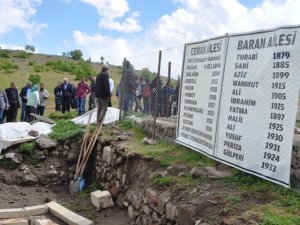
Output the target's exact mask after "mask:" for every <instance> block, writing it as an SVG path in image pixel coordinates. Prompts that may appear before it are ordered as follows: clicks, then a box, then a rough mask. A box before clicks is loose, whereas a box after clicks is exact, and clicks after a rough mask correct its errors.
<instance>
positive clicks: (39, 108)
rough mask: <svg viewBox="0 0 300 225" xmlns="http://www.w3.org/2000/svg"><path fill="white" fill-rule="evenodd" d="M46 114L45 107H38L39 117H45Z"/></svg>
mask: <svg viewBox="0 0 300 225" xmlns="http://www.w3.org/2000/svg"><path fill="white" fill-rule="evenodd" d="M44 112H45V106H41V105H38V106H37V109H36V113H37V114H38V115H41V116H43V115H44Z"/></svg>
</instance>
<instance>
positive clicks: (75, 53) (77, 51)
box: [70, 49, 83, 60]
mask: <svg viewBox="0 0 300 225" xmlns="http://www.w3.org/2000/svg"><path fill="white" fill-rule="evenodd" d="M82 56H83V54H82V51H81V50H80V49H75V50H73V51H70V57H71V58H72V59H74V60H81V59H82Z"/></svg>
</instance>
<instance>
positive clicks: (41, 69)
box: [33, 65, 45, 73]
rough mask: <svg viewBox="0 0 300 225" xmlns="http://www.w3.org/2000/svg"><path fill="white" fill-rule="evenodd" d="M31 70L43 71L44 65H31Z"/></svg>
mask: <svg viewBox="0 0 300 225" xmlns="http://www.w3.org/2000/svg"><path fill="white" fill-rule="evenodd" d="M33 71H34V72H36V73H40V72H44V71H45V67H44V65H35V66H34V67H33Z"/></svg>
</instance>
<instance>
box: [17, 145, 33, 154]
mask: <svg viewBox="0 0 300 225" xmlns="http://www.w3.org/2000/svg"><path fill="white" fill-rule="evenodd" d="M37 147H38V145H37V143H36V142H29V143H23V144H21V145H20V147H19V151H18V152H19V153H21V154H24V155H31V153H32V151H33V150H35V149H36V148H37Z"/></svg>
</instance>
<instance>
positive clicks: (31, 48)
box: [25, 45, 35, 52]
mask: <svg viewBox="0 0 300 225" xmlns="http://www.w3.org/2000/svg"><path fill="white" fill-rule="evenodd" d="M25 51H26V52H35V47H34V46H33V45H25Z"/></svg>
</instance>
